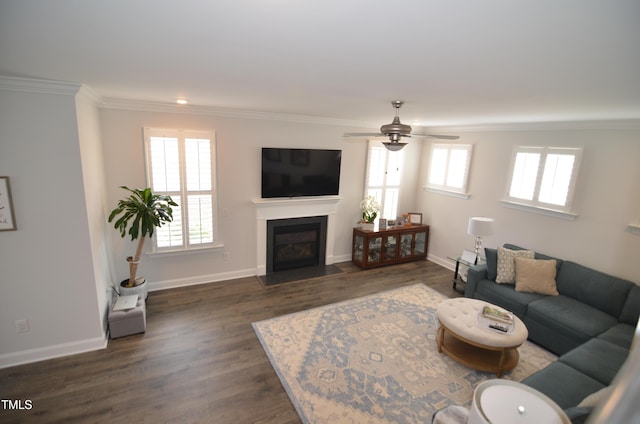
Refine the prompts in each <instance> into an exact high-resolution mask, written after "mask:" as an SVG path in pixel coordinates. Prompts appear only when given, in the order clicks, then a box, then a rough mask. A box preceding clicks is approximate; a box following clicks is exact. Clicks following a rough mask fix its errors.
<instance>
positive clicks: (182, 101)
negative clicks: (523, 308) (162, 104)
mask: <svg viewBox="0 0 640 424" xmlns="http://www.w3.org/2000/svg"><path fill="white" fill-rule="evenodd" d="M176 103H178V104H179V105H186V104H187V103H189V102H188V101H187V99H178V100H176Z"/></svg>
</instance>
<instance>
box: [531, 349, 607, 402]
mask: <svg viewBox="0 0 640 424" xmlns="http://www.w3.org/2000/svg"><path fill="white" fill-rule="evenodd" d="M522 383H523V384H526V385H527V386H529V387H533V388H534V389H536V390H539V391H541V392H542V393H544V394H545V395H547V396H548V397H550V398H551V400H553V401H554V402H555V403H557V404H558V405H559V406H560V408H562V409H566V408H569V407H572V406H576V405H577V404H578V403H580V402H581V401H582V399H584V398H585V397H587V396H589V395H590V394H591V393H594V392H597V391H598V390H600V389H602V388H603V387H605V385H604V384H602V383H600V382H599V381H597V380H594V379H593V378H591V377H589V376H588V375H585V374H583V373H581V372H580V371H578V370H576V369H575V368H573V367H571V366H569V365H567V364H565V363H563V362H560V361H556V362H553V363H551V364H549V365H548V366H547V367H545V368H543V369H541V370H540V371H538V372H536V373H534V374H532V375H530V376H529V377H527V378H525V379H524V380H522Z"/></svg>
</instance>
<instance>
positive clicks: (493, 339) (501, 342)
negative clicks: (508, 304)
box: [437, 297, 529, 377]
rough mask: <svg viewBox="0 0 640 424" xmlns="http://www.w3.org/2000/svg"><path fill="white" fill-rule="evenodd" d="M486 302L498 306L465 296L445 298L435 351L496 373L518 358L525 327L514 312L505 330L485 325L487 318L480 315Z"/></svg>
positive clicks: (512, 364) (515, 361)
mask: <svg viewBox="0 0 640 424" xmlns="http://www.w3.org/2000/svg"><path fill="white" fill-rule="evenodd" d="M485 306H491V307H493V308H497V309H501V308H499V307H497V306H495V305H492V304H490V303H488V302H484V301H481V300H477V299H469V298H466V297H460V298H454V299H448V300H445V301H443V302H441V303H440V304H439V305H438V308H437V313H438V321H440V328H439V329H438V334H437V339H438V352H444V353H445V354H447V355H448V356H450V357H451V358H453V359H455V360H456V361H458V362H460V363H462V364H464V365H466V366H468V367H471V368H474V369H477V370H481V371H488V372H495V373H496V374H498V377H501V376H502V373H503V372H505V371H509V370H512V369H513V368H515V367H516V365H517V364H518V360H519V358H520V356H519V354H518V346H520V345H521V344H522V343H524V342H525V340H527V335H528V334H529V333H528V331H527V327H526V326H525V325H524V323H523V322H522V321H521V320H520V319H519V318H518V317H517V316H515V315H514V316H513V326H511V327H510V329H509V331H507V332H504V333H502V332H497V331H493V330H491V329H490V328H488V325H490V322H485V320H484V319H483V318H482V317H481V314H482V309H483V308H484V307H485Z"/></svg>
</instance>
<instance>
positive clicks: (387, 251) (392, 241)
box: [384, 234, 398, 262]
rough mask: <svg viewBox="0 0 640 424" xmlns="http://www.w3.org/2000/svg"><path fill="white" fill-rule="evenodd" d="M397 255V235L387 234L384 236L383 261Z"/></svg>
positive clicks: (391, 259)
mask: <svg viewBox="0 0 640 424" xmlns="http://www.w3.org/2000/svg"><path fill="white" fill-rule="evenodd" d="M397 256H398V237H397V236H396V235H395V234H394V235H388V236H386V237H385V238H384V261H385V262H389V261H394V262H395V260H396V259H397Z"/></svg>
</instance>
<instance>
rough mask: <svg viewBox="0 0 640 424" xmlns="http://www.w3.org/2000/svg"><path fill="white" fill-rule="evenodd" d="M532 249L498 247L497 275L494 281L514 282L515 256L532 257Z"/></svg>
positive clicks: (533, 254)
mask: <svg viewBox="0 0 640 424" xmlns="http://www.w3.org/2000/svg"><path fill="white" fill-rule="evenodd" d="M534 256H535V253H534V251H533V250H511V249H507V248H504V247H498V275H497V276H496V283H515V281H516V263H515V258H516V257H522V258H530V259H533V258H534Z"/></svg>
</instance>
